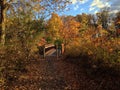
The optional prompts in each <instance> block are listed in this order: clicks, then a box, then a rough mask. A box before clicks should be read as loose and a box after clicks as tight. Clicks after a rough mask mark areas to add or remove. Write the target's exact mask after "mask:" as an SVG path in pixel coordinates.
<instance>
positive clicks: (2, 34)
mask: <svg viewBox="0 0 120 90" xmlns="http://www.w3.org/2000/svg"><path fill="white" fill-rule="evenodd" d="M0 6H1V13H0V14H1V19H0V25H1V26H0V30H1V31H0V41H1V44H2V45H4V44H5V21H6V20H5V16H6V11H5V0H2V1H1V2H0Z"/></svg>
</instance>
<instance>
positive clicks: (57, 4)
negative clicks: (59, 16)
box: [0, 0, 69, 45]
mask: <svg viewBox="0 0 120 90" xmlns="http://www.w3.org/2000/svg"><path fill="white" fill-rule="evenodd" d="M67 3H69V0H65V1H63V0H1V2H0V6H1V8H0V9H1V19H0V24H1V43H2V44H3V45H4V44H5V35H6V34H5V31H6V30H5V21H6V20H5V19H6V14H11V13H12V12H15V15H18V17H19V11H22V12H20V13H23V12H24V13H27V11H31V14H32V13H33V14H34V16H35V17H36V13H40V14H43V13H44V15H46V14H50V13H51V12H53V11H61V10H63V9H64V7H65V6H66V4H67ZM11 6H12V7H13V8H12V11H11V10H10V7H11ZM8 10H9V12H7V11H8ZM29 14H30V13H29ZM32 19H33V18H32Z"/></svg>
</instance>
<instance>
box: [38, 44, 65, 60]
mask: <svg viewBox="0 0 120 90" xmlns="http://www.w3.org/2000/svg"><path fill="white" fill-rule="evenodd" d="M53 48H54V49H56V56H57V57H58V56H59V54H60V53H61V54H63V53H64V44H61V48H59V46H58V45H54V44H45V45H42V46H38V50H39V54H40V55H43V57H44V58H45V53H46V52H47V51H49V50H51V49H53Z"/></svg>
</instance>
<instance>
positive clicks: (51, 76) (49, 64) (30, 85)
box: [8, 57, 120, 90]
mask: <svg viewBox="0 0 120 90" xmlns="http://www.w3.org/2000/svg"><path fill="white" fill-rule="evenodd" d="M73 61H74V60H73ZM27 69H28V72H27V73H24V74H22V75H21V76H20V78H19V80H18V81H16V82H13V84H12V85H11V87H10V88H9V89H8V90H118V88H119V87H120V83H114V87H115V88H113V89H112V87H113V86H112V85H113V84H111V82H112V81H111V80H112V79H111V78H101V79H100V80H98V81H96V80H95V79H94V78H90V77H88V76H87V75H86V73H85V72H84V69H83V67H82V66H81V65H80V64H79V65H77V64H76V63H74V62H70V61H69V60H68V61H64V60H56V58H55V57H53V58H52V57H47V59H46V60H37V61H31V62H30V64H28V65H27ZM98 78H99V77H98ZM115 79H116V78H115ZM106 81H107V83H106ZM106 85H108V86H107V88H106Z"/></svg>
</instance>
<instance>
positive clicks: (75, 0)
mask: <svg viewBox="0 0 120 90" xmlns="http://www.w3.org/2000/svg"><path fill="white" fill-rule="evenodd" d="M71 2H72V4H77V3H79V4H84V3H86V2H88V0H71Z"/></svg>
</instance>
